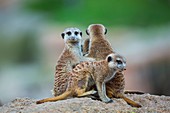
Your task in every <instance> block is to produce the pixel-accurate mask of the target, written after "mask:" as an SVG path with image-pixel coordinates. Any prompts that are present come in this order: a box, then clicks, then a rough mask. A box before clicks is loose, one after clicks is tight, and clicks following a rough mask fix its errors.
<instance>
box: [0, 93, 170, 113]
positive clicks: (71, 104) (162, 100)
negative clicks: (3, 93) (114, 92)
mask: <svg viewBox="0 0 170 113" xmlns="http://www.w3.org/2000/svg"><path fill="white" fill-rule="evenodd" d="M127 97H129V98H131V99H133V100H134V101H136V102H138V103H140V104H141V105H142V107H141V108H135V107H131V106H130V105H128V104H127V103H126V102H125V101H124V100H122V99H114V102H113V103H108V104H106V103H103V102H101V101H98V100H92V99H91V98H86V97H85V98H72V99H67V100H61V101H57V102H47V103H43V104H39V105H37V104H36V103H35V101H36V100H35V99H29V98H17V99H15V100H13V101H12V102H10V103H8V104H5V105H3V106H2V107H0V113H11V112H12V113H22V112H28V113H32V112H33V113H58V112H64V113H113V112H116V113H122V112H128V113H144V112H145V113H146V112H150V113H155V112H156V113H163V112H165V113H170V97H169V96H157V95H150V94H143V95H137V94H127Z"/></svg>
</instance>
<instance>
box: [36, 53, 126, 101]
mask: <svg viewBox="0 0 170 113" xmlns="http://www.w3.org/2000/svg"><path fill="white" fill-rule="evenodd" d="M117 58H119V59H120V61H121V62H122V64H121V67H118V64H117ZM124 64H125V61H124V59H123V58H122V57H121V56H120V55H118V54H110V55H108V56H107V58H106V59H105V60H102V61H96V62H83V63H80V64H78V65H77V66H76V67H75V68H74V69H73V70H72V71H71V72H69V73H67V75H68V78H65V79H67V81H68V84H67V88H66V91H65V92H64V93H62V94H61V95H59V96H57V97H53V98H47V99H43V100H40V101H37V104H40V103H44V102H50V101H57V100H62V99H66V98H69V97H76V96H78V97H80V96H84V95H87V94H91V93H93V91H89V88H90V87H92V86H93V85H95V84H96V87H97V90H98V94H99V97H100V99H101V100H102V101H103V102H112V100H111V99H110V98H108V97H107V95H106V90H105V89H106V88H105V84H106V82H108V81H109V80H110V79H112V78H113V77H114V75H115V73H116V72H117V71H123V70H124V68H125V66H124ZM64 81H65V80H64ZM86 91H87V92H86ZM89 92H90V93H89Z"/></svg>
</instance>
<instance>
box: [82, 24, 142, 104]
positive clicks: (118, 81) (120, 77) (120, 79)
mask: <svg viewBox="0 0 170 113" xmlns="http://www.w3.org/2000/svg"><path fill="white" fill-rule="evenodd" d="M86 33H87V35H89V37H90V39H89V40H90V41H89V45H87V44H86V46H85V47H88V48H86V50H89V51H88V52H86V53H88V54H86V55H85V56H87V57H92V58H95V59H96V61H98V60H103V59H105V57H106V56H107V55H108V54H111V53H115V52H114V51H113V49H112V47H111V44H110V43H109V41H107V39H106V33H107V29H106V28H105V27H104V26H103V25H102V24H91V25H89V27H88V28H87V30H86ZM87 40H88V39H87ZM86 43H87V42H86ZM85 47H83V48H84V49H85ZM124 88H125V79H124V74H123V73H122V72H117V73H116V74H115V77H114V78H113V79H112V80H110V81H109V82H108V83H106V90H107V91H106V92H107V95H108V97H110V98H112V97H116V98H123V99H124V100H125V101H126V102H127V103H128V104H130V105H131V106H133V107H141V105H140V104H138V103H136V102H134V101H132V100H130V99H128V98H127V97H126V96H125V95H124Z"/></svg>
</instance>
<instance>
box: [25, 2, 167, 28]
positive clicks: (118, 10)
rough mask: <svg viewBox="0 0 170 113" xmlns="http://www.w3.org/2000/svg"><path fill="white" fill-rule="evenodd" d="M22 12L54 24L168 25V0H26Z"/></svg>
mask: <svg viewBox="0 0 170 113" xmlns="http://www.w3.org/2000/svg"><path fill="white" fill-rule="evenodd" d="M25 9H28V10H29V11H32V12H41V13H42V14H44V15H46V17H47V18H48V19H49V20H52V21H53V22H62V23H69V22H74V23H78V24H91V23H103V24H105V25H107V26H109V25H110V26H112V25H126V26H129V25H130V26H152V25H160V24H166V23H170V0H107V1H103V0H101V1H99V0H48V1H45V0H36V1H35V0H29V1H25Z"/></svg>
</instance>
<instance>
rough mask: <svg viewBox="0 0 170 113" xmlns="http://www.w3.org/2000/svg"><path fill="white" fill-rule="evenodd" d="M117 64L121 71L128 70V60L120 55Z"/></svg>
mask: <svg viewBox="0 0 170 113" xmlns="http://www.w3.org/2000/svg"><path fill="white" fill-rule="evenodd" d="M116 64H117V68H118V69H119V71H123V70H126V60H125V58H123V57H122V56H120V55H118V56H117V58H116Z"/></svg>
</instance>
